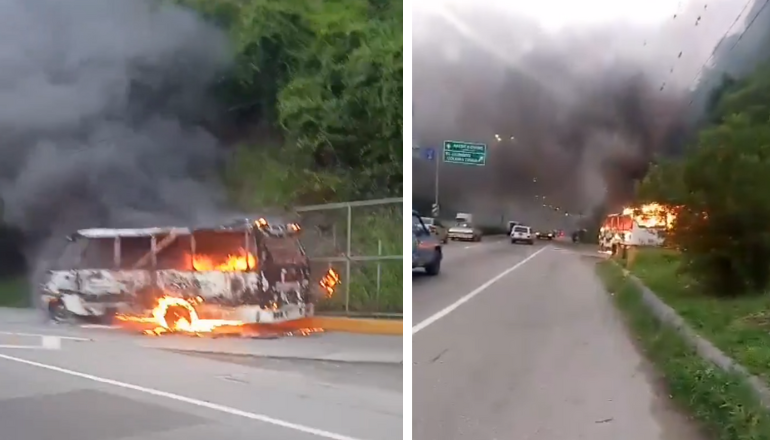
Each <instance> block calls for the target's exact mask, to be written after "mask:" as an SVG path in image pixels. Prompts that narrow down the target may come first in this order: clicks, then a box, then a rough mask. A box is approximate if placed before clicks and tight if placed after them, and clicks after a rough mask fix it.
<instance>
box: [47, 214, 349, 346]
mask: <svg viewBox="0 0 770 440" xmlns="http://www.w3.org/2000/svg"><path fill="white" fill-rule="evenodd" d="M300 232H301V228H300V226H299V225H298V224H296V223H281V222H278V223H273V222H268V221H267V220H266V219H264V218H258V219H256V220H252V219H240V220H237V221H234V222H231V223H228V224H224V225H220V226H215V227H204V228H174V227H171V228H145V229H84V230H80V231H77V232H76V233H75V234H73V235H72V236H70V237H68V240H69V243H68V246H67V247H66V249H65V252H64V255H63V257H62V258H61V259H60V263H59V264H57V265H56V266H55V267H52V268H50V270H49V271H48V272H47V276H46V279H45V280H44V281H43V283H42V285H41V286H40V294H41V295H42V296H43V301H44V302H43V304H47V307H48V311H49V314H50V316H51V318H52V319H54V320H57V321H65V320H70V319H71V318H82V319H85V318H90V319H111V318H113V317H114V318H116V319H118V320H123V321H139V322H145V323H148V324H150V325H155V326H156V330H157V331H158V332H160V331H182V332H207V331H212V330H213V329H214V328H216V327H220V326H233V325H241V324H250V323H280V322H284V321H290V320H294V319H299V318H303V317H306V316H310V315H312V314H313V306H314V304H315V303H316V302H317V301H318V300H319V299H321V298H323V297H324V296H331V295H332V294H333V292H334V289H335V287H336V286H337V285H338V284H339V282H340V278H339V275H338V274H337V273H336V272H335V271H334V270H333V269H331V268H330V269H329V270H328V271H327V272H326V273H325V274H323V275H322V276H321V277H319V279H317V280H312V279H311V274H310V262H309V259H308V257H307V255H306V253H305V250H304V248H303V247H302V244H301V243H300V240H299V235H300Z"/></svg>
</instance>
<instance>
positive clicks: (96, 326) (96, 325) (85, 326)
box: [78, 324, 120, 330]
mask: <svg viewBox="0 0 770 440" xmlns="http://www.w3.org/2000/svg"><path fill="white" fill-rule="evenodd" d="M78 327H80V328H98V329H105V330H115V329H119V328H120V326H119V325H106V324H80V325H79V326H78Z"/></svg>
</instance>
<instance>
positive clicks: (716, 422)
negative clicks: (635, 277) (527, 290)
mask: <svg viewBox="0 0 770 440" xmlns="http://www.w3.org/2000/svg"><path fill="white" fill-rule="evenodd" d="M597 273H598V275H599V277H600V278H601V280H602V281H603V283H604V285H605V287H606V290H607V292H609V294H610V295H611V296H612V298H613V300H614V302H615V304H616V306H617V307H618V308H619V309H620V310H621V312H622V313H623V314H624V316H625V318H626V322H627V325H628V327H629V329H630V331H631V333H632V334H633V335H634V337H635V339H636V341H637V343H638V344H639V346H640V347H641V348H642V350H643V351H644V353H645V354H646V356H647V358H648V359H650V360H651V361H652V362H653V364H654V365H655V367H656V369H657V370H658V371H659V372H660V374H661V375H662V376H663V379H664V382H665V385H666V387H667V389H668V391H669V393H670V395H671V397H672V399H673V400H674V401H675V402H677V404H678V406H679V407H681V408H683V409H686V410H687V411H688V413H689V414H691V417H692V418H693V419H695V420H697V422H698V423H699V425H700V426H701V428H702V429H703V431H704V432H705V433H707V435H708V436H709V438H714V439H730V440H748V439H770V415H768V412H767V410H766V409H765V408H764V407H763V406H762V405H761V404H760V402H759V401H758V400H757V398H756V397H755V396H754V393H753V392H752V390H751V388H750V386H749V385H748V383H747V381H746V378H745V377H743V376H741V375H740V374H737V373H735V372H726V371H723V370H722V369H720V368H718V367H716V365H714V364H713V363H712V362H710V361H707V360H705V359H703V358H702V357H701V356H700V355H698V354H697V352H696V351H695V350H694V349H693V348H692V346H691V345H690V344H689V343H688V342H687V341H686V340H685V339H684V338H683V337H682V335H681V334H680V332H678V331H677V330H676V329H675V328H674V327H672V326H671V325H669V324H666V323H663V322H661V321H660V320H659V318H658V317H657V316H656V315H655V314H654V313H653V311H652V309H650V308H649V307H648V306H647V305H646V304H645V303H644V302H643V299H642V292H641V290H640V289H639V287H638V286H637V285H636V284H635V283H634V282H633V281H632V280H631V278H630V277H629V276H628V274H626V273H624V272H623V270H622V269H621V268H620V267H619V266H618V265H616V264H615V263H614V262H612V261H603V262H600V263H599V264H598V266H597Z"/></svg>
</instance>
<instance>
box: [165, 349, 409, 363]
mask: <svg viewBox="0 0 770 440" xmlns="http://www.w3.org/2000/svg"><path fill="white" fill-rule="evenodd" d="M156 348H160V349H161V350H168V351H172V352H177V353H191V354H201V355H224V356H235V357H242V358H264V359H279V360H286V361H311V362H335V363H346V364H359V365H402V364H403V363H404V361H403V360H402V359H397V358H395V357H394V356H387V355H385V356H362V355H360V354H354V353H344V352H342V353H331V354H326V355H307V356H297V355H278V354H259V353H235V352H232V351H221V350H200V349H198V350H196V349H188V348H166V347H156Z"/></svg>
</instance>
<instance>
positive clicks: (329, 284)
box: [318, 267, 340, 298]
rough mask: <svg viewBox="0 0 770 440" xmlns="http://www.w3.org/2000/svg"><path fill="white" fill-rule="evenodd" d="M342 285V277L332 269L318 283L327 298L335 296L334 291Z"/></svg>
mask: <svg viewBox="0 0 770 440" xmlns="http://www.w3.org/2000/svg"><path fill="white" fill-rule="evenodd" d="M339 283H340V276H339V274H338V273H337V271H335V270H334V269H332V268H331V267H330V268H329V270H328V271H327V272H326V274H325V275H324V276H323V278H321V281H319V282H318V284H320V285H321V288H322V289H323V290H324V291H325V292H326V297H327V298H331V297H332V295H333V294H334V289H335V288H336V287H337V285H338V284H339Z"/></svg>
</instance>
